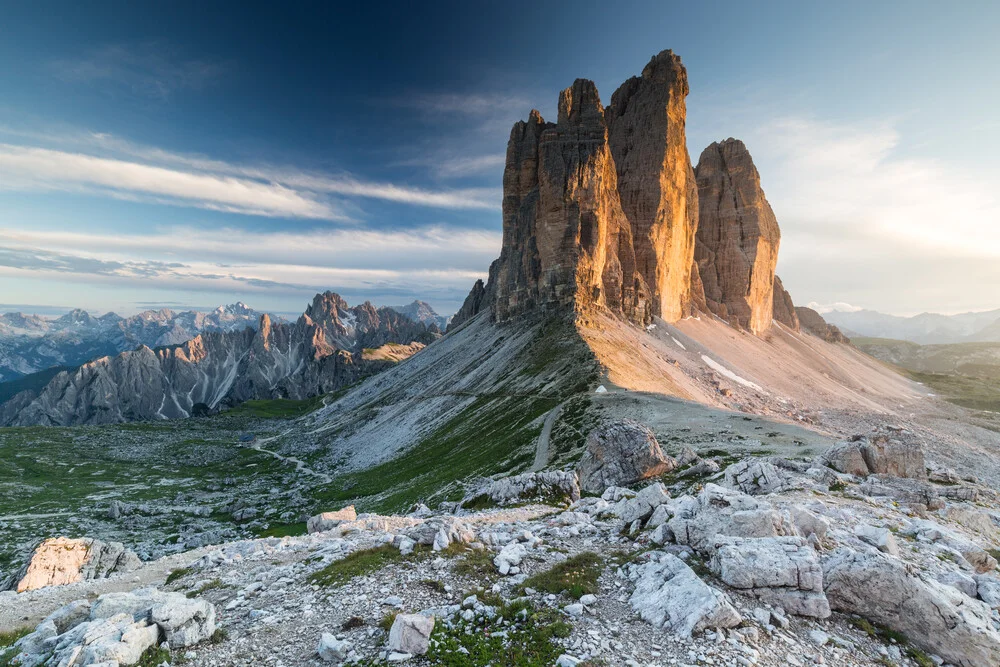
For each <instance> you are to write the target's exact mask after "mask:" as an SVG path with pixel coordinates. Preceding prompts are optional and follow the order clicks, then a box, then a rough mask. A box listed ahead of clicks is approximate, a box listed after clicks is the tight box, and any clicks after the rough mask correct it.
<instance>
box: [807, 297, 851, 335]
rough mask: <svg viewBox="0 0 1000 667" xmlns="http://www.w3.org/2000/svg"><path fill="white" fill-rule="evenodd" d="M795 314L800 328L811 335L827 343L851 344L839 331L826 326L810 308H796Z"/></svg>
mask: <svg viewBox="0 0 1000 667" xmlns="http://www.w3.org/2000/svg"><path fill="white" fill-rule="evenodd" d="M795 314H796V315H798V318H799V323H800V324H801V325H802V328H803V329H805V330H806V331H808V332H809V333H811V334H812V335H814V336H818V337H819V338H822V339H823V340H825V341H827V342H828V343H850V342H851V340H850V339H849V338H848V337H847V336H845V335H844V334H843V333H841V331H840V329H838V328H837V327H835V326H833V325H832V324H827V321H826V320H824V319H823V316H822V315H820V314H819V313H817V312H816V311H815V310H813V309H812V308H806V307H805V306H796V307H795Z"/></svg>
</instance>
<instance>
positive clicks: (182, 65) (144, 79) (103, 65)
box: [51, 41, 230, 100]
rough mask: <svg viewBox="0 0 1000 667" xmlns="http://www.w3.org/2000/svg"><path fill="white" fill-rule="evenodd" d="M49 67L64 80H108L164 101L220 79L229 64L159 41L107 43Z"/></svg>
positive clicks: (144, 95) (113, 83)
mask: <svg viewBox="0 0 1000 667" xmlns="http://www.w3.org/2000/svg"><path fill="white" fill-rule="evenodd" d="M51 66H52V69H53V71H54V72H55V73H56V75H57V76H58V77H59V78H60V79H62V80H64V81H67V82H73V83H84V84H95V83H107V84H110V85H113V86H115V87H116V88H123V89H125V90H127V91H129V92H131V93H132V94H135V95H138V96H142V97H146V98H153V99H158V100H167V99H169V98H170V97H171V96H172V95H174V94H175V93H177V92H179V91H183V90H199V89H201V88H204V87H205V86H208V85H210V84H212V83H214V82H216V81H218V80H220V79H221V78H222V76H223V75H224V74H225V73H226V71H227V70H228V69H229V67H230V66H229V65H228V64H226V63H222V62H217V61H212V60H205V59H198V58H190V57H186V56H185V55H184V54H183V53H181V52H180V51H179V50H178V49H177V48H175V47H173V46H171V45H170V44H167V43H165V42H160V41H152V42H144V43H141V44H132V45H125V44H112V45H107V46H104V47H102V48H99V49H95V50H93V51H90V52H88V53H86V54H83V55H81V56H80V57H78V58H72V59H59V60H55V61H53V62H52V63H51Z"/></svg>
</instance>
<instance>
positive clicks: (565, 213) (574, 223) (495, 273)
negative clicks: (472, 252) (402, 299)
mask: <svg viewBox="0 0 1000 667" xmlns="http://www.w3.org/2000/svg"><path fill="white" fill-rule="evenodd" d="M617 186H618V181H617V173H616V170H615V166H614V161H613V160H612V157H611V151H610V149H609V148H608V131H607V125H606V124H605V119H604V108H603V107H602V106H601V101H600V98H599V96H598V93H597V88H596V87H595V86H594V83H593V82H592V81H587V80H585V79H577V80H576V81H575V82H574V83H573V85H572V86H571V87H570V88H567V89H566V90H564V91H562V93H560V95H559V118H558V122H557V123H555V124H552V123H546V122H545V121H544V120H543V119H542V117H541V115H540V114H539V113H538V112H537V111H532V112H531V115H530V116H529V118H528V120H527V121H526V122H519V123H517V124H515V125H514V128H513V130H512V131H511V135H510V141H509V142H508V144H507V166H506V169H505V171H504V198H503V248H502V250H501V254H500V258H499V259H498V260H497V261H496V262H494V263H493V266H492V267H491V268H490V290H491V292H492V295H493V297H494V303H493V312H494V316H495V317H496V318H497V320H499V321H504V320H507V319H510V318H511V317H514V316H516V315H518V314H520V313H522V312H525V311H528V310H532V309H539V308H540V309H543V310H544V309H552V308H561V307H572V308H573V309H575V310H576V311H578V312H581V311H585V310H587V309H588V308H591V307H595V306H596V307H603V308H607V309H610V310H612V311H614V312H617V313H620V314H622V315H624V316H626V317H628V318H631V319H634V320H636V321H646V320H647V319H648V315H647V305H646V300H647V293H648V290H647V289H646V287H645V285H644V284H643V282H642V279H641V277H640V275H639V274H638V273H637V272H636V270H635V253H634V251H633V248H632V235H631V230H630V228H629V226H628V221H627V219H626V217H625V214H624V213H623V211H622V208H621V202H620V200H619V198H618V187H617Z"/></svg>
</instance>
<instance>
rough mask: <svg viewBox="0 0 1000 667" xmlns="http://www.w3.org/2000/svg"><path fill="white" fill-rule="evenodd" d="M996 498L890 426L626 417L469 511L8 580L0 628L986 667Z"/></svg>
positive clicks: (126, 657) (487, 490)
mask: <svg viewBox="0 0 1000 667" xmlns="http://www.w3.org/2000/svg"><path fill="white" fill-rule="evenodd" d="M727 463H728V465H720V464H727ZM641 478H645V480H644V481H640V479H641ZM623 480H624V481H627V482H633V483H632V484H631V485H630V486H629V487H626V486H619V485H615V484H612V482H615V481H617V482H619V483H620V482H622V481H623ZM581 486H582V487H583V489H584V493H585V494H587V493H590V495H584V496H583V497H581V494H580V488H581ZM597 492H599V493H600V495H596V493H597ZM539 501H544V502H539ZM526 503H527V504H526ZM997 509H998V502H997V494H996V493H995V492H993V491H991V490H990V489H988V488H986V487H984V486H981V485H979V484H977V483H976V482H975V481H974V480H969V479H963V478H962V477H960V476H959V475H957V474H955V473H953V472H951V471H948V470H940V469H937V468H935V467H934V465H933V463H928V462H926V461H925V460H924V458H923V452H922V451H921V450H920V448H919V447H917V446H914V445H913V444H911V443H909V442H908V441H907V437H906V433H905V432H901V431H886V432H882V433H877V434H872V435H871V436H870V437H866V438H857V439H856V440H854V441H850V442H844V443H841V444H840V445H838V446H836V447H834V448H833V449H831V450H830V451H828V452H826V453H825V454H824V455H823V456H822V457H820V458H818V459H816V460H812V461H795V460H789V459H778V458H773V457H772V458H766V459H764V458H758V459H753V458H751V459H744V460H740V461H735V462H728V461H725V460H721V459H701V458H699V457H698V456H697V455H696V454H695V453H694V452H691V451H687V452H684V453H683V454H682V455H681V456H680V457H678V458H676V459H675V458H671V457H667V456H664V455H663V454H662V452H661V451H660V449H659V446H658V444H657V443H656V441H655V439H654V438H653V437H652V434H651V433H649V432H648V431H646V430H644V429H643V428H642V427H641V426H640V425H638V424H635V423H633V422H620V423H617V424H612V425H609V426H607V427H605V428H603V429H602V430H600V431H599V432H597V433H595V434H593V435H592V437H591V439H590V441H589V443H588V452H587V454H586V455H585V457H584V459H583V461H581V463H580V465H579V466H578V468H577V470H575V471H554V472H543V473H529V474H526V475H521V476H518V477H514V478H508V479H503V480H498V481H494V482H492V483H489V484H487V485H485V486H482V487H480V488H479V489H478V491H477V492H476V493H474V494H471V495H470V497H469V498H467V499H466V501H465V502H464V503H463V504H462V506H450V505H449V506H445V507H442V508H440V509H439V510H436V511H431V510H429V509H428V508H426V507H423V506H420V507H417V508H414V510H413V511H412V512H411V513H410V514H407V515H401V516H380V515H371V514H369V515H365V514H362V515H356V514H355V513H354V510H353V508H347V509H345V510H342V511H338V512H330V513H327V514H323V515H319V516H316V517H314V518H313V519H312V520H310V525H309V529H310V531H311V532H310V534H308V535H305V536H299V537H284V538H264V539H257V540H247V541H240V542H232V543H228V544H225V545H221V546H219V547H217V548H213V547H208V548H203V549H199V550H197V551H195V552H190V553H189V554H187V555H186V556H185V555H184V554H180V555H174V556H171V557H170V559H171V560H170V561H169V562H158V561H153V562H150V563H146V564H144V565H142V566H140V567H139V568H138V569H133V568H132V566H130V567H129V571H128V572H127V573H120V574H112V576H111V577H110V578H103V579H91V580H87V581H79V582H77V583H70V584H68V585H64V586H47V587H44V588H37V589H34V590H25V591H24V592H21V593H15V592H7V593H4V594H2V596H0V623H2V625H3V626H4V628H5V629H8V630H10V629H16V628H18V627H25V626H26V628H27V629H26V630H23V631H22V632H21V633H18V634H23V633H24V632H30V634H27V635H26V636H24V637H22V638H21V639H20V640H18V641H17V642H16V643H15V644H14V645H13V648H11V649H8V652H7V654H6V656H5V658H4V659H5V660H6V661H7V663H6V664H16V665H31V666H34V665H42V664H45V665H57V664H58V665H64V666H66V667H70V666H72V665H85V664H102V665H104V666H105V667H107V666H110V665H126V664H136V663H140V664H144V665H147V664H148V665H158V664H162V663H163V662H171V661H172V662H173V663H177V664H179V663H184V664H191V665H220V666H221V665H308V664H316V665H319V664H327V663H330V664H362V665H366V664H383V663H387V662H388V663H396V662H409V663H410V664H414V665H419V664H440V665H501V664H503V665H563V666H567V665H580V664H584V665H806V664H831V665H920V666H921V667H922V666H924V665H931V664H938V665H940V664H951V665H958V666H961V667H973V666H980V665H996V664H1000V614H998V611H997V609H998V608H1000V578H997V575H996V568H997V561H996V559H995V555H997V552H996V551H995V550H994V548H995V547H996V545H997V539H998V533H997V525H998V520H1000V514H998V513H997ZM50 555H51V554H50ZM116 558H117V556H116ZM77 560H79V558H77ZM46 567H48V568H49V569H52V568H53V567H56V568H57V567H58V566H53V565H51V564H49V565H44V564H42V565H38V566H37V567H36V570H37V569H38V568H41V569H42V570H44V569H45V568H46ZM30 568H31V564H29V565H28V567H27V568H26V569H25V572H26V573H27V571H28V570H30ZM92 570H94V568H93V567H91V568H90V571H92ZM36 574H37V573H36ZM83 576H85V575H81V578H82V577H83ZM86 576H99V575H93V574H91V575H86ZM29 588H30V587H29ZM106 591H115V592H106ZM76 598H78V599H76ZM67 603H68V604H67ZM42 616H46V618H44V619H43V618H42Z"/></svg>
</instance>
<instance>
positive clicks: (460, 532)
mask: <svg viewBox="0 0 1000 667" xmlns="http://www.w3.org/2000/svg"><path fill="white" fill-rule="evenodd" d="M405 535H406V537H409V538H410V539H412V540H413V541H415V542H416V543H417V544H421V545H423V546H429V547H431V548H432V549H433V550H434V551H441V550H442V549H447V548H448V546H449V545H450V544H451V543H452V542H459V543H462V544H468V543H469V542H474V541H475V540H476V532H475V531H474V530H473V529H472V527H471V526H470V525H469V524H467V523H466V522H465V521H462V520H461V519H459V518H457V517H453V516H439V517H433V518H430V519H427V520H426V521H423V522H421V523H419V524H417V525H415V526H413V527H411V528H408V529H406V531H405Z"/></svg>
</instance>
